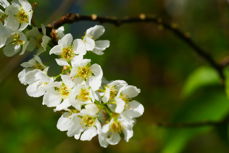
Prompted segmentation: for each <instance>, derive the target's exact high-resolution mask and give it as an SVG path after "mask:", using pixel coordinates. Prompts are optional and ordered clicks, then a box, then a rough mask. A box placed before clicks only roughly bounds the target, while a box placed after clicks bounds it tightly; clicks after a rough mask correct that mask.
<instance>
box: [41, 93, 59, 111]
mask: <svg viewBox="0 0 229 153" xmlns="http://www.w3.org/2000/svg"><path fill="white" fill-rule="evenodd" d="M61 100H62V98H61V97H60V95H59V94H58V93H57V92H55V91H53V90H49V91H48V92H47V93H46V94H45V95H44V97H43V102H42V104H43V105H47V106H48V107H56V106H57V105H59V104H60V102H61Z"/></svg>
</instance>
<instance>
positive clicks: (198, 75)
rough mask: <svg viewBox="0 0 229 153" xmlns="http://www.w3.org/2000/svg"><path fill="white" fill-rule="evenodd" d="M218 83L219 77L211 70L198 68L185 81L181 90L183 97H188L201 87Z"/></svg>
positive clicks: (209, 68)
mask: <svg viewBox="0 0 229 153" xmlns="http://www.w3.org/2000/svg"><path fill="white" fill-rule="evenodd" d="M219 83H220V77H219V75H218V73H217V72H216V71H215V70H214V69H213V68H211V67H207V66H205V67H200V68H198V69H196V70H195V71H194V72H193V73H192V74H191V75H190V76H189V78H188V79H187V81H186V83H185V86H184V89H183V96H184V97H188V96H190V95H191V94H192V93H194V92H195V91H196V90H197V89H199V88H201V87H204V86H208V85H215V84H219Z"/></svg>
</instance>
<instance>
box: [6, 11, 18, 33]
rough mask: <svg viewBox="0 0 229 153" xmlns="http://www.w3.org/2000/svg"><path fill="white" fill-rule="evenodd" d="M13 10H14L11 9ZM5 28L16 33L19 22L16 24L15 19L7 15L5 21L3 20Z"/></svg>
mask: <svg viewBox="0 0 229 153" xmlns="http://www.w3.org/2000/svg"><path fill="white" fill-rule="evenodd" d="M12 9H15V8H12ZM5 26H6V27H7V28H9V29H11V30H12V31H17V30H18V29H19V26H20V25H19V22H17V19H16V18H15V17H14V16H12V15H9V16H8V17H7V18H6V20H5Z"/></svg>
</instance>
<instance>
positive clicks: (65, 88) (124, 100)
mask: <svg viewBox="0 0 229 153" xmlns="http://www.w3.org/2000/svg"><path fill="white" fill-rule="evenodd" d="M0 5H1V6H2V7H3V8H4V9H5V10H4V11H1V24H0V28H2V29H3V28H4V30H0V31H1V32H2V33H3V34H4V36H6V37H4V38H2V37H1V39H0V43H1V47H4V49H3V51H4V53H5V54H6V55H7V56H12V55H14V54H16V53H17V52H19V51H20V50H21V49H22V48H24V50H30V51H33V50H36V51H37V52H36V54H35V55H34V57H33V58H32V59H30V60H29V61H28V62H24V63H22V64H21V65H22V67H23V68H24V69H23V70H22V71H21V72H20V73H19V74H18V78H19V80H20V82H21V83H22V84H24V85H26V86H27V88H26V91H27V93H28V95H29V96H31V97H43V102H42V104H43V105H46V106H47V107H51V108H53V109H54V111H55V112H57V111H59V112H61V113H62V116H61V117H60V118H59V120H58V122H57V128H58V129H59V130H60V131H66V132H67V135H68V136H69V137H74V138H75V139H77V140H78V139H79V140H82V141H89V140H91V139H92V138H93V137H95V136H98V139H99V143H100V145H101V146H102V147H107V146H108V145H109V144H110V145H115V144H117V143H119V141H120V140H121V138H124V140H125V141H129V139H130V138H131V137H132V136H133V125H134V123H135V118H137V117H139V116H141V115H142V114H143V112H144V107H143V105H142V104H140V103H139V102H137V101H136V100H134V98H135V97H136V96H137V95H138V94H139V93H140V89H138V88H137V87H135V86H132V85H128V84H127V82H125V81H122V80H116V81H111V82H107V81H106V82H105V81H103V71H102V68H101V66H100V65H98V64H95V63H93V62H92V61H91V59H86V58H85V55H86V54H87V52H93V53H95V54H97V55H102V54H104V50H106V49H107V48H108V47H109V46H110V42H109V41H108V40H98V39H99V38H100V36H102V35H103V33H104V32H105V29H104V27H103V26H101V25H96V26H94V27H91V28H89V29H88V30H87V31H86V32H85V35H84V36H83V37H82V39H74V38H73V36H72V35H71V34H70V33H68V34H64V29H63V27H61V28H59V29H57V30H56V31H55V35H56V37H55V38H56V39H57V43H56V45H53V44H51V45H50V43H49V41H50V38H49V37H48V36H47V35H46V30H45V28H44V27H42V33H41V32H40V31H39V30H38V28H36V27H32V28H31V29H30V30H27V31H26V32H25V33H26V34H25V35H24V34H23V31H24V30H25V28H26V27H27V26H28V25H30V22H31V18H32V9H31V5H30V4H29V3H28V2H27V1H26V0H18V1H13V2H12V3H11V4H10V3H9V2H8V1H6V0H0ZM16 34H18V36H17V37H16V36H15V35H16ZM22 38H23V39H22ZM19 40H20V41H19ZM47 46H49V48H51V49H47V48H48V47H47ZM9 48H10V50H11V51H9V50H8V49H9ZM44 51H46V52H48V53H49V54H50V55H52V54H54V56H55V61H56V64H57V65H58V66H59V67H61V68H62V71H61V72H60V74H58V75H55V76H51V75H50V74H49V73H48V72H49V70H50V67H49V66H47V65H46V64H44V63H43V62H42V58H41V57H40V54H41V52H44ZM23 52H24V51H23Z"/></svg>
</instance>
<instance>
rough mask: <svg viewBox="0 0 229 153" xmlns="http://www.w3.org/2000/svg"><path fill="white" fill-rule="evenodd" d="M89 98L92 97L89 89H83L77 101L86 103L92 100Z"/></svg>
mask: <svg viewBox="0 0 229 153" xmlns="http://www.w3.org/2000/svg"><path fill="white" fill-rule="evenodd" d="M89 96H90V93H89V91H88V89H81V90H80V93H79V95H78V96H77V99H79V100H80V101H83V102H85V101H88V100H90V97H89Z"/></svg>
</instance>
